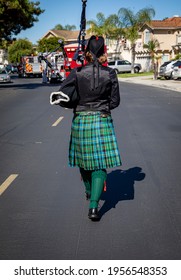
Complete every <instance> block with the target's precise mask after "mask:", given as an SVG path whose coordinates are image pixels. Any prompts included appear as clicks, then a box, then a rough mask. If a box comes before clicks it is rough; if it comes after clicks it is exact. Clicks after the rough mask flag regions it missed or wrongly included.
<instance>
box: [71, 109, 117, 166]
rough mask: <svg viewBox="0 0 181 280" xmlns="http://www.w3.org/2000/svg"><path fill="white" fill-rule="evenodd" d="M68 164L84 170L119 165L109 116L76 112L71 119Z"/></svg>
mask: <svg viewBox="0 0 181 280" xmlns="http://www.w3.org/2000/svg"><path fill="white" fill-rule="evenodd" d="M69 165H70V166H71V167H73V166H78V167H81V168H84V169H85V170H96V169H107V168H113V167H115V166H120V165H121V158H120V154H119V150H118V145H117V140H116V136H115V132H114V126H113V121H112V118H111V116H107V117H102V116H101V114H100V113H99V112H97V113H94V114H91V115H86V114H84V113H82V114H81V113H80V114H78V115H77V116H76V117H75V118H74V119H73V121H72V127H71V136H70V146H69Z"/></svg>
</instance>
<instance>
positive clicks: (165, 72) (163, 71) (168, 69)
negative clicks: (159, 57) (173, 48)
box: [159, 60, 177, 80]
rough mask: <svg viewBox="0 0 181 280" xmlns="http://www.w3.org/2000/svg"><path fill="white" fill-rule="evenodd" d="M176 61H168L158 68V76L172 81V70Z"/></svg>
mask: <svg viewBox="0 0 181 280" xmlns="http://www.w3.org/2000/svg"><path fill="white" fill-rule="evenodd" d="M176 62H177V60H169V61H166V62H164V63H163V64H162V65H161V66H160V72H159V76H160V77H164V78H165V79H166V80H170V79H172V74H173V68H174V65H175V63H176Z"/></svg>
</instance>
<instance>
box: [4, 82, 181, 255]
mask: <svg viewBox="0 0 181 280" xmlns="http://www.w3.org/2000/svg"><path fill="white" fill-rule="evenodd" d="M58 87H59V86H58V85H43V84H42V83H41V79H14V80H13V83H12V84H10V85H0V159H1V160H0V192H1V195H0V227H1V228H0V259H1V260H3V259H4V260H14V259H16V260H20V259H21V260H22V259H24V260H28V259H30V260H31V259H40V260H56V259H57V260H58V259H59V260H81V259H82V260H88V259H94V260H95V259H100V260H101V259H103V260H114V259H115V260H116V259H117V260H122V259H124V260H144V259H145V260H146V259H150V260H153V259H154V260H155V259H156V260H157V259H158V260H166V259H167V260H171V259H180V258H181V203H180V201H181V172H180V158H181V145H180V143H181V110H180V108H181V95H180V93H179V92H175V91H170V90H166V89H159V88H152V87H147V86H145V85H137V84H129V83H124V82H122V83H121V84H120V92H121V98H122V100H121V105H120V106H119V108H117V109H115V110H114V111H113V113H112V116H113V119H114V125H115V131H116V135H117V139H118V143H119V148H120V153H121V157H122V162H123V165H122V167H121V168H115V169H111V170H108V178H107V191H106V192H105V193H104V194H103V195H102V199H101V201H100V213H101V215H102V217H101V220H100V221H99V222H92V221H90V220H89V219H88V217H87V214H88V202H87V201H86V200H85V197H84V187H83V183H82V181H81V179H80V175H79V172H78V169H76V168H70V167H68V160H67V157H68V145H69V134H70V126H71V119H72V111H71V110H65V109H63V108H61V107H59V106H51V105H50V104H49V95H50V93H51V92H52V91H54V90H57V89H58Z"/></svg>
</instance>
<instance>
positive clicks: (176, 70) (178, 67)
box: [172, 60, 181, 80]
mask: <svg viewBox="0 0 181 280" xmlns="http://www.w3.org/2000/svg"><path fill="white" fill-rule="evenodd" d="M172 77H173V79H174V80H176V79H181V60H178V61H177V62H176V63H175V64H174V67H173V73H172Z"/></svg>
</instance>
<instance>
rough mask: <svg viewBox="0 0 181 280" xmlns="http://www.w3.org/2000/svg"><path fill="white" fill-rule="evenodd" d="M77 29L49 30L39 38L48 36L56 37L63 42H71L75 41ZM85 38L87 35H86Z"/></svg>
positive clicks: (77, 34) (77, 33)
mask: <svg viewBox="0 0 181 280" xmlns="http://www.w3.org/2000/svg"><path fill="white" fill-rule="evenodd" d="M78 36H79V31H77V30H74V31H73V30H55V29H52V30H49V31H48V32H47V33H46V34H45V35H44V36H43V37H42V38H41V39H44V38H45V39H48V38H50V37H57V38H61V39H63V40H64V42H65V44H73V43H76V42H77V38H78ZM86 39H87V36H86Z"/></svg>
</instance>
